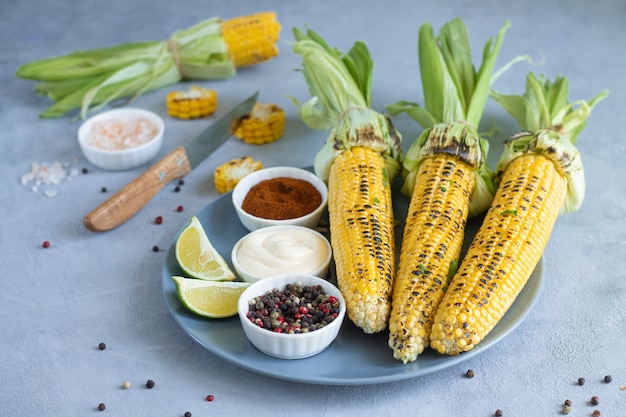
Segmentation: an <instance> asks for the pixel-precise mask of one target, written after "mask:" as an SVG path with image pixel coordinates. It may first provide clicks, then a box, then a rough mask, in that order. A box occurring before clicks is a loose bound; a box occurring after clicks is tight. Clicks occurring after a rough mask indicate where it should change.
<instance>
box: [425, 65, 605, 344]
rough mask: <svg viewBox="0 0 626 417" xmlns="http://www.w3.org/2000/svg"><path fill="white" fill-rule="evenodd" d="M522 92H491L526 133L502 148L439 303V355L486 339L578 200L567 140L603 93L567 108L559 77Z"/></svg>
mask: <svg viewBox="0 0 626 417" xmlns="http://www.w3.org/2000/svg"><path fill="white" fill-rule="evenodd" d="M527 88H528V89H527V93H526V96H524V97H520V96H503V95H497V94H495V95H494V98H496V100H497V101H499V102H500V103H501V104H503V106H504V107H505V108H507V110H509V111H511V112H512V114H513V115H514V116H515V117H516V118H517V119H518V122H519V123H520V127H521V128H522V129H523V130H527V131H529V133H521V134H519V135H516V136H515V137H514V138H513V140H511V141H509V142H507V143H506V144H505V151H504V153H503V154H502V157H501V159H500V162H499V164H498V169H497V175H498V179H499V188H498V190H497V193H496V196H495V197H494V200H493V203H492V204H491V206H490V208H489V210H488V212H487V215H486V217H485V219H484V221H483V223H482V224H481V227H480V229H479V231H478V233H477V234H476V236H475V237H474V239H473V240H472V243H471V245H470V247H469V250H468V252H467V254H466V255H465V257H464V259H463V262H462V263H461V266H460V268H459V270H458V271H457V273H456V274H455V275H454V277H453V279H452V281H451V282H450V284H449V288H448V291H447V292H446V294H445V296H444V298H443V300H442V302H441V304H440V305H439V308H438V310H437V313H436V315H435V321H434V324H433V326H432V332H431V342H430V346H431V347H432V348H433V349H435V350H436V351H438V352H440V353H445V354H449V355H455V354H458V353H460V352H464V351H467V350H470V349H472V348H473V347H474V346H476V345H477V344H478V343H479V342H480V341H482V340H483V339H484V338H485V336H486V335H487V334H488V333H489V332H490V331H491V329H493V328H494V327H495V325H496V324H497V323H498V322H499V321H500V319H501V318H502V317H503V316H504V314H505V313H506V311H507V310H508V309H509V307H510V306H511V304H512V303H513V302H514V301H515V299H516V297H517V296H518V294H519V293H520V292H521V290H522V289H523V287H524V286H525V284H526V282H527V281H528V279H529V278H530V276H531V275H532V272H533V270H534V269H535V267H536V265H537V263H538V262H539V260H540V259H541V256H542V254H543V251H544V249H545V247H546V245H547V243H548V240H549V238H550V234H551V233H552V229H553V226H554V224H555V222H556V219H557V217H558V215H559V214H560V213H564V212H567V211H572V210H576V209H578V207H579V206H580V203H581V202H582V197H583V196H582V195H581V193H583V190H584V176H583V168H582V163H581V161H580V156H579V154H578V151H577V150H576V148H575V147H574V145H573V142H575V140H576V136H577V135H578V133H580V130H581V129H582V127H583V126H584V124H585V119H586V118H587V116H588V115H589V113H590V112H591V108H592V107H593V106H594V105H595V103H596V102H597V101H598V100H599V99H601V98H602V97H603V95H602V94H600V95H598V96H597V97H596V98H594V99H593V100H592V101H591V102H590V103H589V104H587V103H586V102H581V103H582V105H581V109H577V110H580V111H574V110H573V109H572V105H569V104H567V103H566V99H567V83H566V82H564V81H563V79H560V80H557V83H556V84H555V87H554V89H553V86H552V85H551V84H550V83H545V84H542V83H541V82H540V81H538V80H537V79H536V78H534V76H532V75H529V78H528V84H527ZM513 102H515V103H513ZM522 102H524V104H525V105H524V106H519V104H520V103H522ZM531 103H532V105H531ZM512 104H515V105H513V106H511V105H512ZM515 109H526V110H530V111H532V112H536V113H533V114H527V113H525V112H524V114H520V113H518V112H517V110H515ZM529 116H532V117H529ZM531 120H534V121H535V122H530V121H531Z"/></svg>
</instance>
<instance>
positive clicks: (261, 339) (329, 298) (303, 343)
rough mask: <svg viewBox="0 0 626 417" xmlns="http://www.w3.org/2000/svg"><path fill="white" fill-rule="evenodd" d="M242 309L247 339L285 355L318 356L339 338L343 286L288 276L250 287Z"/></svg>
mask: <svg viewBox="0 0 626 417" xmlns="http://www.w3.org/2000/svg"><path fill="white" fill-rule="evenodd" d="M238 313H239V319H240V321H241V325H242V326H243V330H244V332H245V334H246V337H247V338H248V340H249V341H250V342H251V343H252V344H253V345H254V346H255V347H256V348H257V349H258V350H260V351H261V352H263V353H265V354H267V355H270V356H273V357H275V358H280V359H303V358H308V357H311V356H313V355H317V354H318V353H320V352H322V351H323V350H324V349H326V348H327V347H328V346H329V345H330V344H331V343H332V342H333V341H334V340H335V339H336V337H337V334H339V330H340V328H341V325H342V323H343V320H344V317H345V314H346V306H345V301H344V298H343V296H342V295H341V292H340V291H339V289H338V288H337V287H336V286H335V285H333V284H332V283H330V282H328V281H327V280H325V279H322V278H319V277H316V276H313V275H299V274H285V275H275V276H272V277H268V278H265V279H262V280H260V281H257V282H255V283H254V284H252V285H250V286H249V287H248V288H247V289H246V290H245V291H244V292H243V293H242V294H241V296H240V297H239V304H238Z"/></svg>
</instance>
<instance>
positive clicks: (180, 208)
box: [176, 206, 185, 213]
mask: <svg viewBox="0 0 626 417" xmlns="http://www.w3.org/2000/svg"><path fill="white" fill-rule="evenodd" d="M184 209H185V208H184V207H183V206H178V207H176V211H177V212H179V213H181V212H182V211H183V210H184Z"/></svg>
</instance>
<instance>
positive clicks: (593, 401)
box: [591, 395, 600, 405]
mask: <svg viewBox="0 0 626 417" xmlns="http://www.w3.org/2000/svg"><path fill="white" fill-rule="evenodd" d="M591 404H593V405H598V404H600V397H598V396H597V395H594V396H593V397H591Z"/></svg>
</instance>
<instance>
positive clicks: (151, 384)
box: [146, 379, 154, 389]
mask: <svg viewBox="0 0 626 417" xmlns="http://www.w3.org/2000/svg"><path fill="white" fill-rule="evenodd" d="M146 387H148V389H152V388H154V381H153V380H151V379H149V380H147V381H146Z"/></svg>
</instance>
